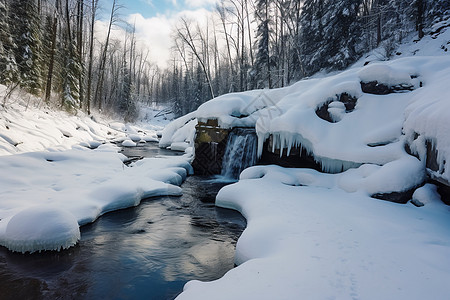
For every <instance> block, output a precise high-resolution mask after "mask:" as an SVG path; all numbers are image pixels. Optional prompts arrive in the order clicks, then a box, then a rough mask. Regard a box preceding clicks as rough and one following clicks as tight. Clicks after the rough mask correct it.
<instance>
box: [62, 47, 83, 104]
mask: <svg viewBox="0 0 450 300" xmlns="http://www.w3.org/2000/svg"><path fill="white" fill-rule="evenodd" d="M62 54H63V57H62V59H63V60H62V62H63V63H62V68H61V78H62V79H63V80H62V87H61V89H62V91H61V106H62V107H64V108H66V109H68V110H70V109H72V108H74V107H75V106H76V105H77V104H78V102H79V99H80V86H79V76H80V73H81V72H82V71H83V70H82V66H81V64H80V59H79V57H78V53H77V51H76V45H74V44H73V43H66V45H65V47H64V49H63V51H62Z"/></svg>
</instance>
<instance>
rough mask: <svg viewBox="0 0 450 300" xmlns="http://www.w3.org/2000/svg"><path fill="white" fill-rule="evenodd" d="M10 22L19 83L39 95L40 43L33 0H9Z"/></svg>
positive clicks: (37, 16)
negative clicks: (15, 46)
mask: <svg viewBox="0 0 450 300" xmlns="http://www.w3.org/2000/svg"><path fill="white" fill-rule="evenodd" d="M10 24H11V32H14V35H13V41H14V43H15V44H16V45H17V48H15V59H16V62H17V65H18V69H19V72H20V77H21V78H20V79H21V85H22V86H23V87H24V88H26V89H27V90H28V91H29V92H30V93H32V94H35V95H39V94H40V93H41V88H42V77H41V73H42V70H41V67H42V61H41V51H42V43H41V33H40V27H39V14H38V9H37V5H36V2H35V0H14V1H11V4H10Z"/></svg>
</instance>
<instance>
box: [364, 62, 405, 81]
mask: <svg viewBox="0 0 450 300" xmlns="http://www.w3.org/2000/svg"><path fill="white" fill-rule="evenodd" d="M358 75H359V78H360V79H361V81H362V82H366V83H367V82H371V81H377V82H378V83H382V84H384V85H386V86H389V87H392V86H396V85H401V84H405V85H412V82H411V76H410V75H409V73H407V72H404V71H401V70H396V69H393V68H392V67H390V66H388V65H386V64H381V63H377V64H371V65H369V66H367V67H366V68H363V69H362V70H361V71H359V73H358Z"/></svg>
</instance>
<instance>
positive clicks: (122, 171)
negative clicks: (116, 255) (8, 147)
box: [0, 144, 192, 252]
mask: <svg viewBox="0 0 450 300" xmlns="http://www.w3.org/2000/svg"><path fill="white" fill-rule="evenodd" d="M117 150H118V148H117V147H115V146H113V145H111V144H109V145H102V146H100V147H99V148H97V149H96V150H90V149H87V148H84V147H79V148H78V149H73V150H67V151H52V152H32V153H24V154H19V155H8V156H0V178H2V180H1V181H0V244H1V245H3V246H5V247H7V248H9V249H10V250H13V251H20V252H26V251H29V252H34V251H41V250H55V249H60V248H67V247H69V246H71V245H73V244H74V243H76V241H77V240H78V239H79V231H78V226H81V225H84V224H86V223H90V222H93V221H95V220H96V219H97V218H98V217H99V216H100V215H102V214H104V213H106V212H109V211H112V210H117V209H122V208H126V207H130V206H136V205H138V204H139V203H140V201H141V200H142V199H144V198H148V197H153V196H160V195H180V194H181V188H179V187H178V186H177V185H180V184H181V183H182V182H183V180H184V179H185V178H186V176H187V174H189V173H192V169H191V166H190V165H189V163H188V158H186V157H170V158H163V157H161V158H154V159H143V160H141V161H138V162H136V163H133V164H131V166H130V167H125V166H124V165H123V163H122V161H123V160H124V159H125V156H123V155H122V154H119V153H117ZM36 207H40V208H39V209H36ZM74 224H76V226H75V225H74ZM75 227H76V228H75Z"/></svg>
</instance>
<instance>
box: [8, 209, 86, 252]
mask: <svg viewBox="0 0 450 300" xmlns="http://www.w3.org/2000/svg"><path fill="white" fill-rule="evenodd" d="M0 224H6V226H5V225H3V226H2V227H5V228H0V231H1V230H2V229H3V230H4V233H3V234H1V233H0V243H1V244H2V245H3V246H5V247H6V248H8V249H9V250H12V251H17V252H22V253H25V252H30V253H33V252H37V251H38V252H40V251H44V250H57V251H59V250H61V249H66V248H69V247H71V246H73V245H75V244H76V243H77V242H78V240H79V239H80V229H79V226H78V222H77V219H76V218H75V216H74V215H73V214H71V213H70V212H68V211H66V210H64V209H59V208H56V207H52V206H46V205H44V206H32V207H29V208H26V209H24V210H22V211H20V212H18V213H17V214H15V215H13V216H12V217H11V218H10V220H9V221H8V222H7V223H6V222H4V221H3V222H2V223H0Z"/></svg>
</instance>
